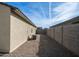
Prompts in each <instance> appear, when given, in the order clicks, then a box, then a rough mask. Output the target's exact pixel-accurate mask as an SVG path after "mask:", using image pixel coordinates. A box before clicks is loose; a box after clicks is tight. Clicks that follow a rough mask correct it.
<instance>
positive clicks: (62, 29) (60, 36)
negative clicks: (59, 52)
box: [47, 24, 79, 55]
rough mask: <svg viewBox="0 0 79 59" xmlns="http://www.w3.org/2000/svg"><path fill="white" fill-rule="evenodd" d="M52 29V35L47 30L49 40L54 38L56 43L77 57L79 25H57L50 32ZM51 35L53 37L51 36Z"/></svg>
mask: <svg viewBox="0 0 79 59" xmlns="http://www.w3.org/2000/svg"><path fill="white" fill-rule="evenodd" d="M53 29H55V30H54V33H53V32H52V31H50V30H48V31H47V33H48V34H47V35H48V36H49V37H51V38H52V37H55V38H54V39H55V40H56V41H57V42H58V43H60V44H62V45H63V46H64V47H66V48H67V49H69V50H70V51H72V52H73V53H75V54H77V55H79V24H66V25H59V26H57V27H54V28H52V30H53ZM51 33H52V34H51ZM53 34H55V35H54V36H53ZM52 39H53V38H52Z"/></svg>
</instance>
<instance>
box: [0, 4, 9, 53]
mask: <svg viewBox="0 0 79 59" xmlns="http://www.w3.org/2000/svg"><path fill="white" fill-rule="evenodd" d="M9 46H10V8H8V7H6V6H4V5H2V4H0V52H8V51H9V50H10V47H9Z"/></svg>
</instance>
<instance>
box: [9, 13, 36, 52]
mask: <svg viewBox="0 0 79 59" xmlns="http://www.w3.org/2000/svg"><path fill="white" fill-rule="evenodd" d="M10 17H11V19H10V52H11V51H13V50H15V49H16V48H17V47H19V46H20V45H22V44H23V43H24V42H26V41H27V39H28V37H29V36H32V35H34V34H35V30H36V28H35V27H32V26H31V25H29V24H28V23H26V22H24V21H22V20H21V18H19V17H18V16H17V15H15V14H11V15H10ZM32 30H33V31H32Z"/></svg>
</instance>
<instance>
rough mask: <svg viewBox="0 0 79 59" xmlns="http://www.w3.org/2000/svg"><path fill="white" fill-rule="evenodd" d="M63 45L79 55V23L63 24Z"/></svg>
mask: <svg viewBox="0 0 79 59" xmlns="http://www.w3.org/2000/svg"><path fill="white" fill-rule="evenodd" d="M63 45H64V46H65V47H66V48H68V49H69V50H71V51H72V52H74V53H75V54H77V55H79V24H71V25H65V26H63Z"/></svg>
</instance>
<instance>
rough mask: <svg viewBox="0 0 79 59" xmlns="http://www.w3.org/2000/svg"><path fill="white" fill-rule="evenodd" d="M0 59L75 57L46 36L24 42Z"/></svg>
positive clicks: (38, 36)
mask: <svg viewBox="0 0 79 59" xmlns="http://www.w3.org/2000/svg"><path fill="white" fill-rule="evenodd" d="M0 56H1V57H64V56H65V57H72V56H76V55H74V54H73V53H72V52H70V51H69V50H67V49H66V48H65V47H63V46H62V45H60V44H58V43H57V42H56V41H55V40H53V39H50V38H48V37H47V36H46V35H42V34H41V35H37V38H36V40H30V41H27V42H25V43H24V44H23V45H22V46H20V47H19V48H18V49H16V50H15V51H13V52H12V53H9V54H0Z"/></svg>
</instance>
